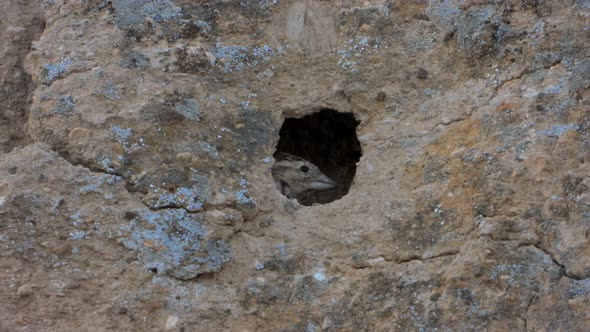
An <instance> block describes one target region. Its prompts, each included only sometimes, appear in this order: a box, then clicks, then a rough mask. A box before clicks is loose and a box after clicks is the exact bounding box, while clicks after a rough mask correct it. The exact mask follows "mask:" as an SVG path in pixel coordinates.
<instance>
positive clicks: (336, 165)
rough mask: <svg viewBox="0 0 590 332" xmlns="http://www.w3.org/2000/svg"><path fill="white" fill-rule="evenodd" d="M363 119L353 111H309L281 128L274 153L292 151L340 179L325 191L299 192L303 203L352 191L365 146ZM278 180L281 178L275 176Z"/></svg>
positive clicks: (334, 198) (276, 155)
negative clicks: (358, 133) (361, 128)
mask: <svg viewBox="0 0 590 332" xmlns="http://www.w3.org/2000/svg"><path fill="white" fill-rule="evenodd" d="M358 125H359V121H357V120H356V119H355V118H354V115H353V114H352V113H340V112H337V111H334V110H330V109H324V110H321V111H319V112H316V113H313V114H310V115H306V116H304V117H302V118H299V119H297V118H287V119H285V121H284V122H283V125H282V127H281V130H280V132H279V136H280V137H279V142H278V143H277V148H276V151H275V154H274V157H275V159H277V157H278V156H279V155H280V153H288V154H291V155H294V156H297V157H301V158H303V159H306V160H308V161H310V162H311V163H313V164H315V165H316V166H318V167H319V169H320V170H321V171H322V173H324V174H325V175H327V176H328V177H330V178H331V179H332V180H334V181H336V182H337V183H338V186H337V187H336V188H333V189H328V190H325V191H316V190H308V191H305V192H303V193H300V194H298V195H297V196H296V199H297V200H298V201H299V203H301V204H302V205H306V206H310V205H312V204H314V203H319V204H325V203H329V202H333V201H335V200H337V199H339V198H341V197H342V196H344V195H346V194H347V193H348V190H349V189H350V185H351V184H352V180H353V179H354V175H355V173H356V163H357V162H358V161H359V159H360V157H361V155H362V150H361V145H360V143H359V140H358V138H357V137H356V127H357V126H358ZM275 181H277V179H275Z"/></svg>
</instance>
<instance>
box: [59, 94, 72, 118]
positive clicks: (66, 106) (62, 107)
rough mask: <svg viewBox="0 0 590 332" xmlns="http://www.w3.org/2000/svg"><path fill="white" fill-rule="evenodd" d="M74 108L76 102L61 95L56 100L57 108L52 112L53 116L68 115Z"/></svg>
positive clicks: (69, 97)
mask: <svg viewBox="0 0 590 332" xmlns="http://www.w3.org/2000/svg"><path fill="white" fill-rule="evenodd" d="M75 107H76V100H75V99H74V98H73V97H72V96H70V95H63V96H60V97H59V98H58V99H57V107H56V108H55V109H54V110H53V113H54V114H59V115H70V114H71V113H72V112H73V111H74V108H75Z"/></svg>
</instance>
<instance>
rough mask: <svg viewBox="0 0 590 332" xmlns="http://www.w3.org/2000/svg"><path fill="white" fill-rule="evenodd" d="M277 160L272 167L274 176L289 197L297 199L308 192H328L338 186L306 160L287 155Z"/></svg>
mask: <svg viewBox="0 0 590 332" xmlns="http://www.w3.org/2000/svg"><path fill="white" fill-rule="evenodd" d="M275 158H276V159H277V162H276V163H275V164H274V165H273V167H272V175H273V177H274V179H275V181H277V182H279V183H280V185H281V191H282V192H283V194H285V195H287V197H290V196H291V197H290V198H292V197H295V196H297V195H298V194H300V193H302V192H304V191H307V190H318V191H321V190H328V189H332V188H335V187H336V186H337V185H338V184H337V183H336V182H335V181H334V180H332V179H330V178H329V177H328V176H327V175H325V174H324V173H322V171H320V169H319V168H318V167H317V166H316V165H314V164H313V163H311V162H309V161H307V160H305V159H302V158H300V157H296V156H293V155H290V154H286V153H280V154H277V156H275Z"/></svg>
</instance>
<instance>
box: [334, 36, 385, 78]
mask: <svg viewBox="0 0 590 332" xmlns="http://www.w3.org/2000/svg"><path fill="white" fill-rule="evenodd" d="M381 43H382V40H381V38H371V37H367V36H363V35H358V36H355V37H354V38H351V39H349V40H348V41H347V42H346V43H345V46H344V47H342V48H340V49H337V50H336V54H338V56H340V60H338V65H339V66H340V68H342V69H344V70H348V71H350V72H351V73H356V72H358V71H359V66H360V65H362V61H361V57H362V56H363V55H367V54H368V55H371V54H373V53H374V52H377V51H378V50H379V49H380V48H381Z"/></svg>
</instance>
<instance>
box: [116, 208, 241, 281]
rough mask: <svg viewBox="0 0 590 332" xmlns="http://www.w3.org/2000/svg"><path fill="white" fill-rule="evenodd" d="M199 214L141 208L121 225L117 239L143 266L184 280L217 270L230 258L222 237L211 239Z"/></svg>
mask: <svg viewBox="0 0 590 332" xmlns="http://www.w3.org/2000/svg"><path fill="white" fill-rule="evenodd" d="M202 221H203V216H202V215H201V214H190V213H188V212H186V211H185V210H181V209H167V210H161V211H143V212H141V213H138V217H137V218H135V219H134V220H132V221H131V223H130V224H128V225H125V226H123V227H122V229H121V230H122V232H123V233H124V234H127V235H125V236H123V238H122V239H121V242H122V243H123V244H124V245H125V246H126V247H127V248H129V249H133V250H136V251H137V252H138V256H139V259H140V260H141V261H142V262H143V264H145V266H146V268H148V269H150V270H152V271H156V272H157V273H158V274H167V275H170V276H172V277H175V278H178V279H182V280H188V279H192V278H195V277H196V276H198V275H200V274H203V273H211V272H217V271H219V270H220V269H221V267H222V266H223V264H225V263H227V262H229V261H230V260H231V257H232V256H231V250H230V248H229V246H228V245H227V244H226V243H225V242H224V241H223V240H217V239H214V238H211V232H209V231H208V230H207V229H206V228H205V226H203V224H202V223H201V222H202Z"/></svg>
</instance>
